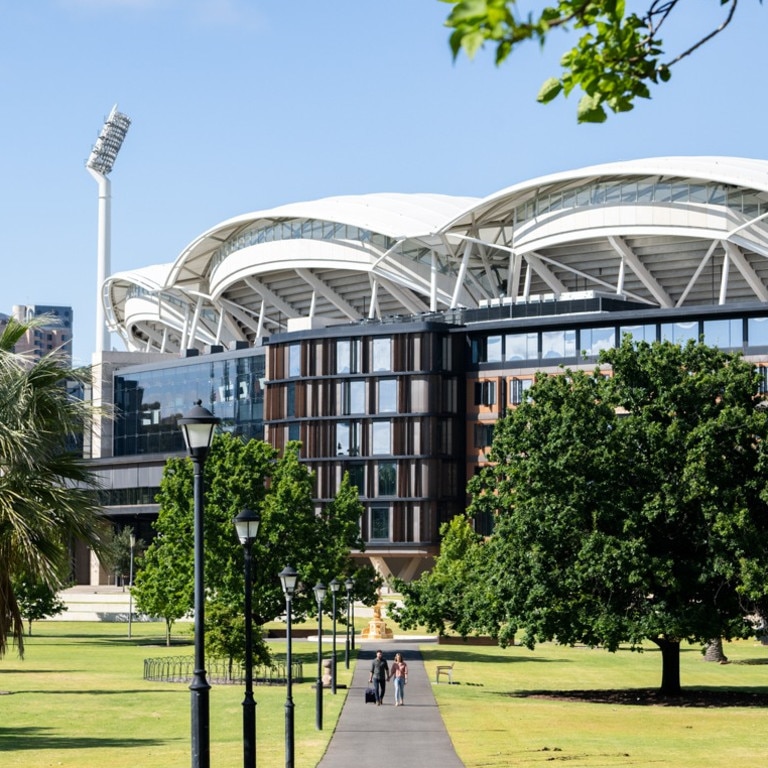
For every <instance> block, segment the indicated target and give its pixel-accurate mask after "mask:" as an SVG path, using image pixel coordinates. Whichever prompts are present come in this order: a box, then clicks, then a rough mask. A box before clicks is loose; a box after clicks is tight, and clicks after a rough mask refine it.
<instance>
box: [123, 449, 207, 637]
mask: <svg viewBox="0 0 768 768" xmlns="http://www.w3.org/2000/svg"><path fill="white" fill-rule="evenodd" d="M188 463H189V462H188V460H186V459H178V458H172V459H169V460H168V461H167V462H166V465H165V469H164V470H163V478H162V481H161V485H160V493H159V494H158V502H159V503H160V513H159V515H158V518H157V521H156V522H155V526H154V527H155V530H156V531H157V536H155V538H154V540H153V541H152V542H151V544H150V545H149V546H148V547H147V550H146V552H145V553H144V555H143V557H142V558H141V560H140V566H141V567H140V568H138V569H137V573H136V577H135V579H134V586H133V590H132V592H133V598H134V600H135V601H136V608H137V609H138V610H139V611H141V612H142V613H145V614H147V615H148V616H158V617H161V618H162V619H164V621H165V642H166V645H170V644H171V631H172V630H173V625H174V624H175V623H176V622H177V621H178V620H179V619H181V618H182V617H184V616H186V615H187V614H188V613H189V612H190V611H191V610H192V605H193V591H194V564H193V561H192V548H193V531H192V513H191V511H190V509H189V507H188V505H186V504H181V505H179V504H174V503H171V501H170V500H171V499H173V498H182V499H183V498H185V494H187V496H186V498H189V496H191V494H192V473H191V471H188V470H189V467H188V466H187V465H188Z"/></svg>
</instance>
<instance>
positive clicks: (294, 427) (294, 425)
mask: <svg viewBox="0 0 768 768" xmlns="http://www.w3.org/2000/svg"><path fill="white" fill-rule="evenodd" d="M288 439H289V440H301V425H300V424H299V422H298V421H293V422H291V423H290V424H289V425H288Z"/></svg>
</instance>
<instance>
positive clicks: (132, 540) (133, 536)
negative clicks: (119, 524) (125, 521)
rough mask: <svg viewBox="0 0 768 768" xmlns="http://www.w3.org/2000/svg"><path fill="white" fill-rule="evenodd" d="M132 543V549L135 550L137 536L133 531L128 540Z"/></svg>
mask: <svg viewBox="0 0 768 768" xmlns="http://www.w3.org/2000/svg"><path fill="white" fill-rule="evenodd" d="M128 540H129V541H130V543H131V549H133V548H134V547H135V546H136V535H135V534H134V533H133V531H131V534H130V537H129V539H128Z"/></svg>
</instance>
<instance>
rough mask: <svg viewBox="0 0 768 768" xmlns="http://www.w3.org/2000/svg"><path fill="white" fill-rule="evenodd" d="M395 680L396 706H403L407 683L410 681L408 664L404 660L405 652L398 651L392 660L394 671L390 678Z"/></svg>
mask: <svg viewBox="0 0 768 768" xmlns="http://www.w3.org/2000/svg"><path fill="white" fill-rule="evenodd" d="M393 678H394V680H395V706H396V707H402V706H403V704H405V684H406V683H407V682H408V665H407V664H406V663H405V662H404V661H403V654H402V653H396V654H395V660H394V661H393V662H392V671H391V672H390V673H389V678H388V679H389V680H392V679H393Z"/></svg>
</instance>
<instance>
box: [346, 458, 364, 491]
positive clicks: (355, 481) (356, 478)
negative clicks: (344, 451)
mask: <svg viewBox="0 0 768 768" xmlns="http://www.w3.org/2000/svg"><path fill="white" fill-rule="evenodd" d="M346 469H347V472H349V481H350V482H351V483H352V485H355V486H357V490H358V491H359V492H360V494H362V493H363V491H364V489H365V465H364V464H362V463H359V464H358V463H356V464H350V465H349V466H348V467H347V468H346Z"/></svg>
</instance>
